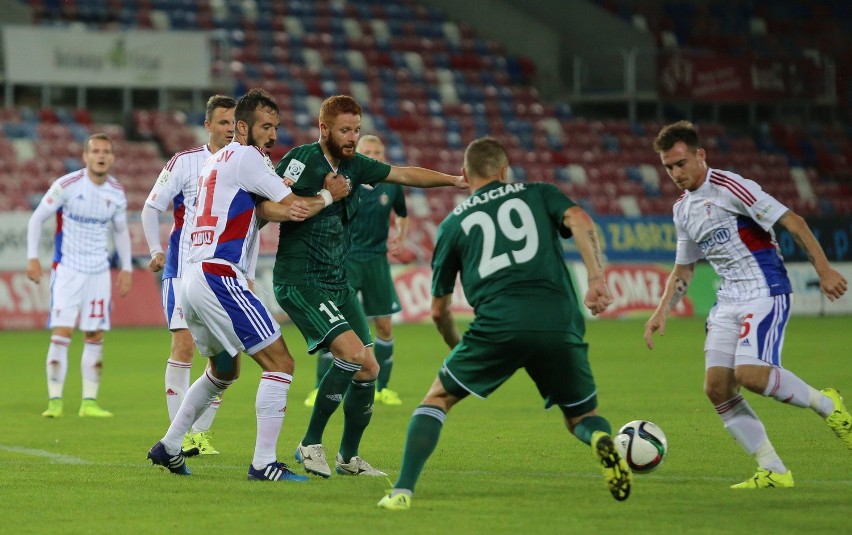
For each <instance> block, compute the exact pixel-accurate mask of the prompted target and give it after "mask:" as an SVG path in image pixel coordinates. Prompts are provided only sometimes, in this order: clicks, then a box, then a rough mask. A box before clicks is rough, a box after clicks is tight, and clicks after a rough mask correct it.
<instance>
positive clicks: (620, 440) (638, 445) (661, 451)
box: [614, 420, 669, 474]
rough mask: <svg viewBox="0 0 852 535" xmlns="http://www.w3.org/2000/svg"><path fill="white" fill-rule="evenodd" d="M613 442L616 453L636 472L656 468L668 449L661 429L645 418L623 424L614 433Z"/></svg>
mask: <svg viewBox="0 0 852 535" xmlns="http://www.w3.org/2000/svg"><path fill="white" fill-rule="evenodd" d="M614 442H615V447H616V449H617V450H618V454H619V455H621V457H622V458H623V459H624V460H625V461H627V464H628V465H629V466H630V469H631V470H633V472H635V473H637V474H647V473H648V472H653V471H654V470H656V469H657V468H658V467H659V466H660V465H661V464H662V462H663V459H665V458H666V453H668V451H669V443H668V441H667V440H666V435H665V433H663V430H662V429H660V427H659V426H658V425H656V424H654V423H651V422H649V421H647V420H633V421H632V422H628V423H626V424H624V425H623V426H622V427H621V429H619V430H618V434H617V435H615V439H614Z"/></svg>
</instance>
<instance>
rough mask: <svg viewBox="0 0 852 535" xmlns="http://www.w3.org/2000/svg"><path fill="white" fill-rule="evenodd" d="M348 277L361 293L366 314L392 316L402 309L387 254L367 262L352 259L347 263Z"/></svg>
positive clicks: (369, 316) (369, 315)
mask: <svg viewBox="0 0 852 535" xmlns="http://www.w3.org/2000/svg"><path fill="white" fill-rule="evenodd" d="M346 278H347V280H348V281H349V284H350V285H352V287H353V288H354V289H355V291H356V292H360V293H361V303H362V304H363V305H364V314H366V315H367V317H368V318H371V317H374V316H390V315H392V314H395V313H397V312H399V311H400V310H402V307H400V306H399V298H398V297H397V295H396V289H395V288H394V286H393V277H391V272H390V264H388V259H387V257H386V256H377V257H375V258H373V259H371V260H367V261H365V262H353V261H352V260H350V261H349V262H347V263H346Z"/></svg>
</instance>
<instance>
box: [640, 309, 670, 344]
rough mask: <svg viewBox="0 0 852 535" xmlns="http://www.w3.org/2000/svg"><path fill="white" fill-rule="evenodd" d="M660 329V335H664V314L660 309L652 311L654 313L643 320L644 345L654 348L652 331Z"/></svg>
mask: <svg viewBox="0 0 852 535" xmlns="http://www.w3.org/2000/svg"><path fill="white" fill-rule="evenodd" d="M656 331H660V336H665V335H666V315H665V314H664V313H663V312H661V311H656V312H654V315H653V316H651V318H650V319H649V320H648V321H647V322H645V345H647V346H648V349H654V332H656Z"/></svg>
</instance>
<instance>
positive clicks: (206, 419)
mask: <svg viewBox="0 0 852 535" xmlns="http://www.w3.org/2000/svg"><path fill="white" fill-rule="evenodd" d="M221 403H222V396H216V399H214V400H213V403H211V404H210V406H209V407H207V410H205V411H204V412H203V413H201V416H199V417H198V420H196V421H195V423H194V424H192V432H193V433H206V432H207V431H209V430H210V427H212V426H213V418H215V417H216V411H218V410H219V405H220V404H221Z"/></svg>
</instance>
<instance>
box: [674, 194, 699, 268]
mask: <svg viewBox="0 0 852 535" xmlns="http://www.w3.org/2000/svg"><path fill="white" fill-rule="evenodd" d="M678 206H679V205H677V204H675V207H674V227H675V235H676V236H677V245H676V246H675V264H681V265H687V264H693V263H695V262H698V261H699V260H701V259H702V258H704V253H703V252H702V251H701V248H700V247H699V246H698V244H697V243H695V242H694V241H692V239H690V238H689V236H688V235H687V233H686V229H685V228H683V225H681V223H680V221H681V219H682V218H680V217H678Z"/></svg>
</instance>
